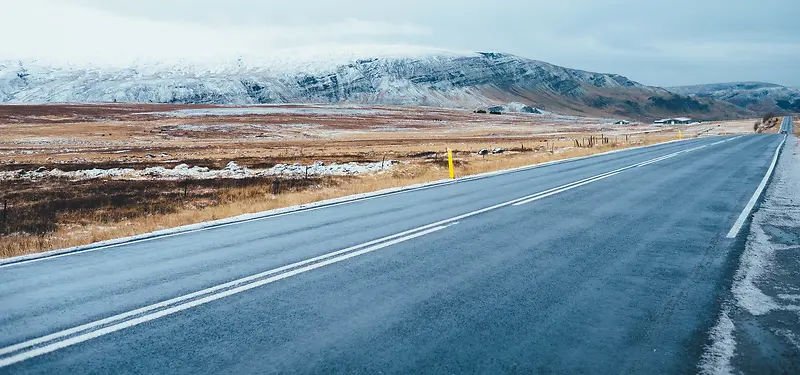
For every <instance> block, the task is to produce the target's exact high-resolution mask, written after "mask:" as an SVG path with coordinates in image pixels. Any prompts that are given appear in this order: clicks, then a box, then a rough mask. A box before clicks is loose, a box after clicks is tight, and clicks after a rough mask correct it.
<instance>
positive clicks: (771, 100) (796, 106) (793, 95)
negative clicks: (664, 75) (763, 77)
mask: <svg viewBox="0 0 800 375" xmlns="http://www.w3.org/2000/svg"><path fill="white" fill-rule="evenodd" d="M669 90H670V91H672V92H675V93H678V94H682V95H691V96H694V97H698V98H712V99H716V100H722V101H726V102H729V103H732V104H735V105H737V106H739V107H742V108H747V109H749V110H751V111H755V112H759V113H766V112H785V111H788V112H800V90H798V89H795V88H791V87H785V86H781V85H776V84H774V83H765V82H731V83H714V84H708V85H696V86H680V87H670V88H669Z"/></svg>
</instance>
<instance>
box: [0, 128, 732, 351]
mask: <svg viewBox="0 0 800 375" xmlns="http://www.w3.org/2000/svg"><path fill="white" fill-rule="evenodd" d="M737 138H738V137H737ZM732 139H735V138H732ZM732 139H729V140H732ZM726 141H727V140H726ZM723 142H724V141H723ZM718 143H722V142H717V143H714V144H718ZM707 146H708V145H704V146H699V147H694V148H691V149H687V150H681V151H678V152H674V153H672V154H668V155H664V156H661V157H657V158H654V159H650V160H648V161H644V162H640V163H636V164H632V165H629V166H626V167H622V168H619V169H616V170H613V171H610V172H605V173H601V174H599V175H596V176H592V177H587V178H584V179H581V180H578V181H574V182H571V183H568V184H564V185H561V186H558V187H554V188H551V189H548V190H544V191H541V192H538V193H535V194H531V195H527V196H524V197H521V198H517V199H514V200H511V201H507V202H504V203H499V204H496V205H493V206H489V207H485V208H482V209H479V210H475V211H472V212H468V213H465V214H462V215H458V216H455V217H452V218H449V219H444V220H440V221H438V222H435V223H431V224H427V225H424V226H420V227H417V228H413V229H410V230H407V231H404V232H401V233H397V234H394V235H390V236H386V237H382V238H379V239H376V240H372V241H369V242H365V243H363V244H359V245H355V246H352V247H348V248H346V249H342V250H338V251H334V252H331V253H327V254H323V255H320V256H317V257H314V258H309V259H306V260H303V261H300V262H296V263H292V264H289V265H286V266H283V267H279V268H275V269H272V270H269V271H265V272H262V273H258V274H255V275H251V276H247V277H244V278H241V279H237V280H234V281H230V282H227V283H224V284H220V285H217V286H214V287H210V288H206V289H203V290H200V291H197V292H193V293H190V294H187V295H184V296H180V297H176V298H172V299H169V300H166V301H163V302H159V303H156V304H153V305H149V306H145V307H142V308H139V309H135V310H131V311H129V312H126V313H122V314H118V315H114V316H111V317H108V318H104V319H101V320H97V321H94V322H90V323H87V324H83V325H81V326H78V327H74V328H70V329H67V330H64V331H60V332H56V333H53V334H49V335H46V336H42V337H39V338H36V339H32V340H28V341H25V342H22V343H19V344H15V345H11V346H8V347H5V348H1V349H0V356H2V355H7V354H10V353H14V352H17V351H20V350H22V349H25V348H30V347H34V346H37V345H41V344H45V343H47V342H51V341H54V340H57V339H59V338H63V337H68V336H71V335H74V334H78V333H81V332H84V331H87V330H90V329H92V328H97V327H101V326H104V325H107V324H111V323H115V322H119V321H121V322H120V323H117V324H114V325H112V326H108V327H105V328H101V329H99V330H96V331H91V332H87V333H83V334H80V335H78V336H74V337H72V338H68V339H66V340H62V341H58V342H55V343H52V344H48V345H45V346H42V347H40V348H35V349H32V350H29V351H26V352H23V353H20V354H17V355H14V356H11V357H7V358H5V359H0V367H4V366H8V365H10V364H13V363H17V362H20V361H24V360H26V359H29V358H33V357H36V356H39V355H42V354H46V353H49V352H52V351H55V350H58V349H60V348H63V347H67V346H71V345H74V344H77V343H79V342H84V341H87V340H90V339H92V338H94V337H99V336H102V335H105V334H107V333H110V332H115V331H117V330H120V329H123V328H127V327H132V326H134V325H137V324H140V323H142V322H144V321H150V320H153V319H157V318H159V317H162V316H166V315H169V314H172V313H174V312H178V311H183V310H186V309H188V308H191V307H194V306H198V305H201V304H204V303H207V302H210V301H214V300H217V299H219V298H223V297H225V296H228V295H232V294H236V293H239V292H241V291H244V290H249V289H252V288H255V287H256V286H261V285H265V284H269V283H272V282H274V281H277V280H282V279H284V278H287V277H290V276H292V275H296V274H298V273H302V272H307V271H310V270H313V269H317V268H320V267H322V266H324V265H328V264H332V263H337V262H339V261H342V260H345V259H349V258H352V257H353V256H357V255H361V254H366V253H368V252H372V251H375V250H378V249H382V248H384V247H387V246H391V245H393V244H396V243H399V242H403V241H407V240H410V239H413V238H417V237H420V236H422V235H425V234H428V233H432V232H435V231H438V230H442V229H445V228H447V227H449V226H450V225H454V224H457V223H458V221H459V220H462V219H465V218H468V217H471V216H475V215H478V214H481V213H485V212H488V211H492V210H496V209H498V208H502V207H506V206H509V205H518V204H524V203H528V202H532V201H535V200H539V199H543V198H546V197H549V196H552V195H555V194H558V193H561V192H564V191H567V190H571V189H574V188H577V187H579V186H583V185H586V184H589V183H591V182H595V181H599V180H602V179H605V178H608V177H611V176H614V175H617V174H619V173H622V172H623V171H625V170H628V169H631V168H637V167H641V166H645V165H649V164H652V163H654V162H658V161H662V160H665V159H668V158H672V157H675V156H677V155H680V154H683V153H687V152H692V151H695V150H698V149H701V148H704V147H707ZM365 247H366V249H363V248H365ZM359 249H363V250H359ZM355 250H357V251H355ZM354 254H355V255H354ZM329 258H331V259H329ZM326 259H327V260H326ZM320 261H321V262H320ZM314 262H319V263H314ZM311 263H314V264H311ZM309 264H311V265H309ZM297 267H302V268H299V269H295V268H297ZM291 269H295V270H293V271H289V272H285V273H281V274H279V275H276V276H272V277H270V278H268V279H264V280H261V281H256V282H253V283H250V284H245V283H248V282H251V281H253V280H257V279H261V278H263V277H266V276H270V275H274V274H276V273H280V272H283V271H288V270H291ZM300 270H302V271H301V272H298V271H300ZM268 280H271V281H268ZM265 281H267V282H265ZM239 284H245V285H241V286H238V287H237V285H239ZM252 285H255V286H252ZM232 287H235V288H232ZM228 288H232V289H228ZM242 288H245V289H242ZM225 289H227V290H225ZM231 291H237V292H234V293H231ZM201 296H205V297H203V298H199V299H195V300H192V299H194V298H197V297H201ZM217 296H219V297H217ZM189 300H192V301H189ZM185 301H189V302H185ZM198 301H206V302H201V303H197V302H198ZM182 302H183V303H182ZM172 305H174V306H172ZM169 306H172V307H169ZM165 307H166V309H164V310H159V309H162V308H165ZM155 310H159V311H156V312H152V311H155ZM164 311H171V312H169V313H166V314H164V313H163V312H164ZM149 312H152V313H150V314H147V315H144V316H141V317H138V318H134V319H131V320H125V319H128V318H132V317H135V316H137V315H141V314H145V313H149ZM145 317H152V318H149V319H147V320H141V319H143V318H145ZM140 320H141V321H140ZM129 322H137V323H134V324H129ZM112 327H121V328H118V329H114V330H109V329H110V328H112ZM97 332H104V333H101V334H96V333H97ZM78 338H81V339H78ZM76 340H77V341H76ZM63 343H69V344H67V345H65V344H63ZM47 348H49V349H47ZM45 349H47V350H45Z"/></svg>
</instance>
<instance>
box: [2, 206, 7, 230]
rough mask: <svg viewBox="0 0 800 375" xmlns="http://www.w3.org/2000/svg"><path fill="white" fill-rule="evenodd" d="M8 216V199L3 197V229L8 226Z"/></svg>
mask: <svg viewBox="0 0 800 375" xmlns="http://www.w3.org/2000/svg"><path fill="white" fill-rule="evenodd" d="M7 216H8V199H3V229H4V230H5V228H6V217H7Z"/></svg>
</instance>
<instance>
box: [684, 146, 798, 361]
mask: <svg viewBox="0 0 800 375" xmlns="http://www.w3.org/2000/svg"><path fill="white" fill-rule="evenodd" d="M710 336H711V344H710V345H709V346H708V348H707V350H706V353H705V355H704V357H703V360H702V361H701V364H700V370H701V372H702V373H706V374H732V373H733V374H738V373H744V374H797V373H800V139H798V138H796V137H790V138H789V139H788V140H787V144H786V146H785V148H784V150H783V154H782V156H781V158H780V159H779V161H778V165H777V166H776V170H775V175H774V176H773V179H772V182H771V183H770V185H769V188H768V189H767V192H766V195H765V198H764V201H763V202H762V203H761V205H760V207H759V209H758V210H757V211H756V213H755V214H754V215H753V221H752V224H751V226H750V233H749V235H748V237H747V240H746V243H745V249H744V252H743V254H742V257H741V260H740V262H739V267H738V269H737V270H736V274H735V276H734V279H733V285H732V288H731V290H730V293H729V297H728V300H727V301H726V302H725V303H723V307H722V311H721V312H720V318H719V321H718V323H717V325H716V326H715V327H714V328H713V329H712V331H711V332H710Z"/></svg>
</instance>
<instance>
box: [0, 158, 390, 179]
mask: <svg viewBox="0 0 800 375" xmlns="http://www.w3.org/2000/svg"><path fill="white" fill-rule="evenodd" d="M398 163H399V162H398V161H395V160H387V161H386V162H375V163H355V162H351V163H344V164H338V163H331V164H327V165H326V164H325V163H323V162H319V161H318V162H315V163H314V164H311V165H302V164H299V163H297V164H278V165H276V166H274V167H272V168H269V169H250V168H247V167H242V166H239V165H238V164H236V162H233V161H231V162H229V163H228V164H227V165H226V166H225V168H223V169H218V170H217V169H210V168H206V167H199V166H194V167H190V166H189V165H187V164H180V165H177V166H175V167H174V168H165V167H161V166H159V167H150V168H145V169H144V170H136V169H131V168H111V169H87V170H78V171H62V170H59V169H52V170H47V169H45V168H39V169H36V170H33V171H25V170H17V171H7V172H0V180H12V179H31V180H35V179H43V178H67V179H71V180H90V179H96V178H112V179H123V180H124V179H128V180H143V179H151V180H181V179H194V180H208V179H218V178H249V177H265V176H280V177H287V178H289V177H305V176H309V177H312V176H316V177H319V176H353V175H359V174H367V173H377V172H381V171H388V170H390V169H391V168H392V167H393V166H394V165H397V164H398Z"/></svg>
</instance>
